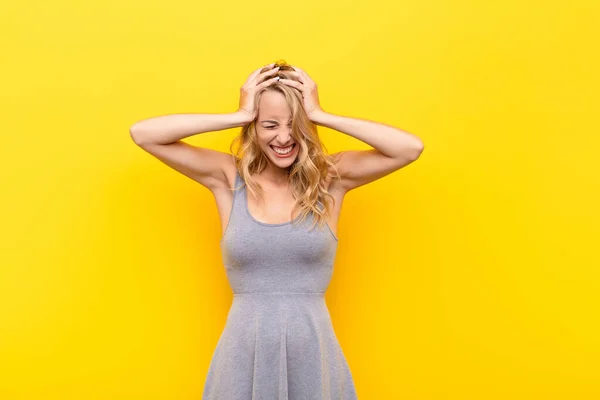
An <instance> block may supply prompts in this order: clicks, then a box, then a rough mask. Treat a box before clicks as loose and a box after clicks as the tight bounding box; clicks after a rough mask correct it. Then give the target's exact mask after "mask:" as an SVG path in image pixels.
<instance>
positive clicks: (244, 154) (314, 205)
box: [230, 63, 340, 228]
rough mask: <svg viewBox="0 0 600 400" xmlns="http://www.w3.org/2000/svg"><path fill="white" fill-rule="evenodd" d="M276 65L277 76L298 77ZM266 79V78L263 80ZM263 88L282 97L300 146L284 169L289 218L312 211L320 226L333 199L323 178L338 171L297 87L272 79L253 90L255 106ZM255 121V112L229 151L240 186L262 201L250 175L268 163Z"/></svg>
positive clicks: (261, 193)
mask: <svg viewBox="0 0 600 400" xmlns="http://www.w3.org/2000/svg"><path fill="white" fill-rule="evenodd" d="M278 64H279V63H278ZM279 65H280V70H279V73H278V75H279V77H280V78H284V79H292V80H296V81H297V80H298V79H296V77H294V76H292V75H291V74H289V73H287V72H286V71H289V70H292V71H293V70H294V69H293V67H292V66H290V65H289V64H285V63H284V64H279ZM268 69H269V67H265V68H263V69H262V70H261V71H260V72H261V73H262V72H264V71H266V70H268ZM270 78H271V77H267V78H266V79H270ZM258 83H261V82H258ZM258 83H257V84H258ZM266 91H275V92H279V93H281V94H282V95H283V96H284V97H285V100H286V102H287V103H288V105H289V107H290V111H291V114H292V133H291V136H292V137H293V138H294V139H295V140H296V142H297V145H299V146H300V148H299V151H298V155H297V156H296V160H295V161H294V163H293V164H292V165H291V166H290V167H288V168H287V173H288V177H289V182H290V187H291V188H292V195H293V197H294V198H295V199H296V202H295V203H294V207H293V208H292V215H290V220H293V223H300V222H302V221H305V220H306V218H307V217H308V215H309V214H310V213H312V214H313V215H314V223H313V225H312V227H313V228H314V227H315V225H316V224H319V225H320V226H321V227H323V226H324V225H325V224H326V222H327V217H328V216H329V215H330V213H331V210H332V207H333V205H334V204H335V199H334V198H333V196H332V195H331V194H329V192H328V191H327V188H326V187H325V181H326V178H328V177H329V174H330V171H334V174H333V175H332V178H337V179H340V175H339V171H338V170H337V168H336V166H335V162H334V160H333V157H332V156H331V155H329V154H327V149H326V147H325V145H324V144H323V142H321V139H320V138H319V135H318V132H317V126H316V125H315V124H314V123H313V122H312V121H311V120H310V119H309V117H308V115H307V114H306V110H305V109H304V103H303V99H302V93H301V92H300V90H299V89H296V88H294V87H291V86H288V85H286V84H284V83H281V82H278V81H275V82H273V83H272V84H271V85H269V86H267V87H265V88H263V89H261V90H259V91H257V93H256V96H255V98H254V104H255V107H258V105H259V104H260V99H261V97H262V94H263V93H264V92H266ZM257 120H258V113H257V116H256V118H255V119H254V120H253V121H251V122H250V123H248V124H246V125H244V126H243V127H242V129H241V132H240V134H239V135H238V136H236V137H235V138H234V139H233V141H232V142H231V145H230V151H231V152H232V153H233V155H234V156H235V164H236V168H237V170H238V173H239V175H240V176H241V177H242V180H243V183H242V185H241V186H240V188H241V187H242V186H243V185H244V184H246V186H247V188H248V189H249V190H250V191H251V192H252V194H253V195H254V196H255V197H260V198H261V199H263V200H264V194H265V191H264V189H263V188H262V187H261V185H260V184H259V183H258V182H256V181H255V180H254V179H253V178H252V175H254V174H258V173H260V172H262V171H263V170H264V169H265V168H266V167H267V165H268V163H269V160H268V159H267V156H266V155H265V154H264V153H263V151H262V149H261V148H260V145H259V143H258V138H257V131H256V123H257ZM234 147H235V149H234ZM330 167H331V169H330ZM237 189H239V188H234V190H237ZM319 204H321V205H323V207H321V208H320V207H319ZM298 208H299V209H300V213H299V215H298V217H297V219H292V216H293V214H294V210H296V209H298Z"/></svg>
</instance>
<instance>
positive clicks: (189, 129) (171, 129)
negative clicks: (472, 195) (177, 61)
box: [129, 111, 252, 146]
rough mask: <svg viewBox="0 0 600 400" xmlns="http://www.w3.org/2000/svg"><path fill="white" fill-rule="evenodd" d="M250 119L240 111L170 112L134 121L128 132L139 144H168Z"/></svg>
mask: <svg viewBox="0 0 600 400" xmlns="http://www.w3.org/2000/svg"><path fill="white" fill-rule="evenodd" d="M251 121H252V120H251V119H250V118H249V116H248V115H247V114H246V113H243V112H240V111H236V112H233V113H228V114H170V115H161V116H158V117H152V118H148V119H145V120H142V121H139V122H136V123H135V124H133V125H132V126H131V127H130V128H129V132H130V134H131V138H132V139H133V141H134V142H135V143H136V144H138V145H140V146H141V145H143V144H170V143H174V142H176V141H178V140H180V139H183V138H186V137H188V136H192V135H196V134H199V133H204V132H213V131H220V130H223V129H230V128H237V127H240V126H243V125H245V124H247V123H249V122H251Z"/></svg>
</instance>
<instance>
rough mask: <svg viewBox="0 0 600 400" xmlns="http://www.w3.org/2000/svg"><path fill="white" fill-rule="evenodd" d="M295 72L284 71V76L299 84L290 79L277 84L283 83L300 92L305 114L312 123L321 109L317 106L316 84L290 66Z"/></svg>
mask: <svg viewBox="0 0 600 400" xmlns="http://www.w3.org/2000/svg"><path fill="white" fill-rule="evenodd" d="M292 67H293V68H294V69H295V71H289V70H288V71H285V73H286V74H290V75H293V76H295V77H296V78H297V79H298V80H299V81H300V82H298V81H295V80H292V79H280V80H279V82H281V83H284V84H286V85H288V86H292V87H295V88H296V89H298V90H300V91H301V92H302V98H303V99H304V109H305V110H306V114H307V115H308V118H310V120H311V121H313V122H314V118H315V117H316V116H317V115H318V114H319V113H321V112H323V109H322V108H321V105H320V104H319V94H318V93H317V84H316V83H315V81H313V80H312V79H311V78H310V76H308V74H307V73H306V72H304V71H303V70H302V69H300V68H298V67H296V66H295V65H292Z"/></svg>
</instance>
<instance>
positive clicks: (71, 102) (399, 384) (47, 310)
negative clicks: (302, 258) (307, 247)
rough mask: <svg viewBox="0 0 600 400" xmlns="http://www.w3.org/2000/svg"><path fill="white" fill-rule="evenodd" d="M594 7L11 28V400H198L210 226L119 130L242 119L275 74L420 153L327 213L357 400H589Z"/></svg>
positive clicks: (219, 319)
mask: <svg viewBox="0 0 600 400" xmlns="http://www.w3.org/2000/svg"><path fill="white" fill-rule="evenodd" d="M599 8H600V6H598V2H596V1H592V0H587V1H584V0H575V1H569V2H547V1H529V2H524V1H515V0H506V1H494V2H484V1H479V2H475V1H465V0H456V1H446V2H444V1H432V2H416V1H414V2H395V1H391V0H374V1H369V2H360V3H359V4H356V5H349V3H348V2H346V1H341V0H338V1H330V2H323V1H313V0H311V1H304V2H300V3H298V2H258V3H257V2H247V1H237V2H211V3H209V4H207V3H206V2H175V3H168V2H166V1H163V2H157V1H152V2H148V1H139V2H124V3H123V2H64V1H58V2H53V3H47V2H41V1H38V2H13V3H12V4H10V5H5V6H3V11H2V13H0V33H1V35H0V43H1V45H2V49H3V51H2V62H1V65H2V66H1V68H2V73H1V74H0V80H1V81H0V82H1V83H2V84H1V87H2V89H1V90H0V98H1V100H2V104H1V109H2V118H0V124H1V132H2V133H1V135H2V143H1V145H0V160H1V161H0V162H1V163H2V165H1V166H0V171H1V172H0V174H1V180H2V186H3V190H2V196H1V201H2V204H1V208H0V220H1V222H0V226H1V237H0V265H1V269H0V398H2V399H3V400H4V399H5V400H17V399H19V400H20V399H36V400H37V399H46V400H50V399H61V400H67V399H69V400H71V399H78V400H80V399H86V400H87V399H90V400H91V399H102V400H106V399H116V400H121V399H123V400H125V399H127V400H129V399H177V400H179V399H190V400H191V399H199V398H200V394H201V391H202V387H203V384H204V378H205V375H206V372H207V369H208V365H209V361H210V357H211V354H212V351H213V349H214V346H215V345H216V342H217V339H218V337H219V335H220V333H221V329H222V328H223V326H224V323H225V317H226V313H227V310H228V307H229V305H230V302H231V299H232V294H231V291H230V289H229V287H228V284H227V281H226V277H225V273H224V268H223V266H222V264H221V258H220V253H219V251H218V241H219V237H220V225H219V221H218V214H217V211H216V206H215V204H214V200H213V198H212V195H211V194H210V192H209V191H208V190H206V189H205V188H203V187H201V186H199V185H197V184H195V183H194V182H193V181H192V180H190V179H188V178H186V177H184V176H183V175H179V174H177V173H176V172H174V171H173V170H170V169H168V168H167V167H166V166H164V165H163V164H161V163H160V162H158V161H157V160H156V159H154V158H152V157H151V156H149V155H148V154H146V153H144V152H143V151H142V150H140V149H139V148H137V147H136V146H135V145H134V144H133V142H132V141H131V139H130V137H129V132H128V129H129V126H130V125H131V124H133V123H134V122H136V121H138V120H140V119H144V118H147V117H149V116H154V115H161V114H170V113H184V112H207V113H218V112H232V111H235V109H236V108H237V104H238V95H239V88H240V86H241V85H242V83H243V82H244V80H245V79H246V77H247V75H248V74H249V73H250V72H251V71H252V70H254V69H255V68H258V67H260V66H262V65H264V64H267V63H269V62H273V61H275V60H277V59H279V58H284V59H286V60H287V61H289V62H290V63H292V64H295V65H298V66H300V67H301V68H303V69H305V70H306V71H307V72H308V73H309V74H310V75H311V76H312V77H313V79H315V81H316V82H317V84H318V85H319V92H320V96H321V103H322V106H323V108H324V109H325V110H326V111H330V112H333V113H337V114H341V115H349V116H355V117H362V118H367V119H372V120H377V121H382V122H386V123H389V124H392V125H396V126H398V127H400V128H402V129H405V130H407V131H409V132H411V133H414V134H416V135H418V136H419V137H421V138H422V140H423V141H424V143H425V151H424V153H423V155H422V156H421V158H420V159H419V160H418V161H417V162H416V163H414V164H412V165H410V166H408V167H407V168H405V169H403V170H400V171H398V172H396V173H394V174H392V175H390V176H388V177H386V178H384V179H382V180H380V181H377V182H375V183H373V184H371V185H368V186H365V187H361V188H359V189H357V190H356V191H354V192H350V194H348V196H347V197H346V202H345V205H344V209H343V211H342V217H341V220H340V224H339V237H340V243H339V252H338V258H337V259H336V264H335V273H334V278H333V281H332V283H331V286H330V289H329V292H328V293H327V297H326V299H327V304H328V306H329V308H330V311H331V314H332V319H333V322H334V327H335V329H336V333H337V335H338V338H339V340H340V343H341V345H342V348H343V350H344V352H345V354H346V357H347V359H348V362H349V364H350V367H351V369H352V372H353V374H354V378H355V381H356V387H357V390H358V394H359V398H361V399H411V400H421V399H444V400H448V399H456V400H466V399H477V400H480V399H544V400H547V399H593V398H598V397H599V396H600V379H599V376H600V365H599V364H600V361H599V360H600V328H599V326H598V325H599V324H598V320H599V318H598V314H599V311H598V310H599V309H600V295H599V294H598V293H600V279H599V278H600V273H599V272H598V269H599V267H600V256H599V253H600V252H599V243H598V242H599V237H600V228H599V226H600V211H599V207H598V205H599V204H600V196H599V194H600V179H599V176H598V175H599V173H598V172H599V171H600V161H599V160H600V157H599V156H598V151H599V148H598V144H599V143H600V139H599V134H600V130H599V129H598V128H599V124H598V109H599V106H600V104H599V101H598V92H599V89H600V85H599V79H598V75H597V72H598V71H599V70H600V66H599V62H598V60H599V57H598V54H597V43H598V40H599V36H600V32H599V28H598V25H599V24H598V22H597V21H598V18H599V17H600V9H599ZM237 132H238V130H237V129H236V130H228V131H221V132H211V133H207V134H205V135H199V136H196V137H193V138H190V139H189V140H188V141H189V142H190V143H192V144H197V145H200V146H206V147H210V148H214V149H219V150H222V151H227V150H228V148H229V143H230V142H231V140H232V139H233V137H234V135H235V134H236V133H237ZM320 132H321V134H322V137H323V140H324V141H325V144H326V145H327V148H328V150H329V151H330V152H334V151H338V150H341V149H352V148H353V149H367V148H368V146H367V145H365V144H363V143H361V142H359V141H357V140H355V139H353V138H351V137H348V136H346V135H344V134H342V133H339V132H335V131H332V130H327V129H321V130H320Z"/></svg>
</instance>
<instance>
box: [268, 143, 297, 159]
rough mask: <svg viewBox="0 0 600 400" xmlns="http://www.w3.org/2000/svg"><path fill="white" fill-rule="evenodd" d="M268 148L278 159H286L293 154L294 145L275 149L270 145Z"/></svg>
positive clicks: (275, 147)
mask: <svg viewBox="0 0 600 400" xmlns="http://www.w3.org/2000/svg"><path fill="white" fill-rule="evenodd" d="M269 147H270V148H271V149H272V150H273V153H275V154H276V155H277V156H278V157H287V156H289V155H291V154H292V153H293V152H294V149H295V148H296V143H294V144H292V145H291V146H288V147H277V146H272V145H269Z"/></svg>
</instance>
